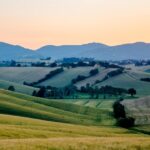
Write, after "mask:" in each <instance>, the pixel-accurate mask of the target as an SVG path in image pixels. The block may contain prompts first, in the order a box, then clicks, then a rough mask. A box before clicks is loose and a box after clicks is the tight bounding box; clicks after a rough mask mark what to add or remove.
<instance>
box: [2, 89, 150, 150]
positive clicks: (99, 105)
mask: <svg viewBox="0 0 150 150" xmlns="http://www.w3.org/2000/svg"><path fill="white" fill-rule="evenodd" d="M112 104H113V101H111V100H105V101H104V100H88V101H87V100H64V101H62V100H50V99H43V98H37V97H32V96H29V95H25V94H20V93H15V92H10V91H6V90H0V150H103V149H106V150H114V149H115V150H126V149H131V150H132V149H133V150H137V149H142V150H148V149H149V148H150V136H149V135H148V134H144V133H143V131H146V133H147V131H148V132H149V126H147V127H146V126H138V127H136V128H134V129H131V130H128V129H123V128H120V127H117V126H116V125H115V122H116V121H115V119H114V117H113V116H112ZM143 142H144V143H143Z"/></svg>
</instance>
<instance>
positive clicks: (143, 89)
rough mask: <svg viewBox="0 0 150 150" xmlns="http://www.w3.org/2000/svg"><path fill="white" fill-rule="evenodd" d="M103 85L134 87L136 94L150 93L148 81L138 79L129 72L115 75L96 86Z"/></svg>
mask: <svg viewBox="0 0 150 150" xmlns="http://www.w3.org/2000/svg"><path fill="white" fill-rule="evenodd" d="M141 77H142V76H141ZM105 85H110V86H113V87H120V88H125V89H129V88H135V89H136V90H137V95H138V96H145V95H149V94H150V83H148V82H143V81H140V80H139V79H138V77H135V76H133V75H131V74H129V73H123V74H121V75H118V76H115V77H113V78H110V79H108V80H106V81H104V82H101V83H99V84H97V86H99V87H101V86H105Z"/></svg>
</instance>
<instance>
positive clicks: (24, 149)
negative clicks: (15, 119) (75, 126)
mask: <svg viewBox="0 0 150 150" xmlns="http://www.w3.org/2000/svg"><path fill="white" fill-rule="evenodd" d="M149 149H150V138H146V137H145V138H143V137H142V138H136V137H133V138H128V137H124V138H122V137H107V138H106V137H100V138H97V137H84V138H81V137H80V138H51V139H21V140H18V139H14V140H0V150H149Z"/></svg>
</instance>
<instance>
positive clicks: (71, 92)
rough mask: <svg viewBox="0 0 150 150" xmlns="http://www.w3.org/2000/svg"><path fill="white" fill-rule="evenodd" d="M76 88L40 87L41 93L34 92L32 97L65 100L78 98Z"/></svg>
mask: <svg viewBox="0 0 150 150" xmlns="http://www.w3.org/2000/svg"><path fill="white" fill-rule="evenodd" d="M76 91H77V90H76V87H75V86H72V85H70V86H66V87H64V88H56V87H55V88H54V87H50V86H48V87H40V90H39V91H33V94H32V96H37V97H43V98H54V99H64V98H66V97H70V98H77V95H76Z"/></svg>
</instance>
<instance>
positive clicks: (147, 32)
mask: <svg viewBox="0 0 150 150" xmlns="http://www.w3.org/2000/svg"><path fill="white" fill-rule="evenodd" d="M149 8H150V0H132V1H131V0H111V1H110V0H19V1H18V0H12V1H10V0H0V20H1V24H0V41H3V42H8V43H12V44H17V45H22V46H24V47H27V48H33V49H36V48H39V47H41V46H43V45H47V44H53V45H63V44H69V45H70V44H83V43H89V42H101V43H104V44H108V45H117V44H121V43H129V42H130V43H131V42H136V41H144V42H150V28H149V27H150V9H149Z"/></svg>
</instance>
